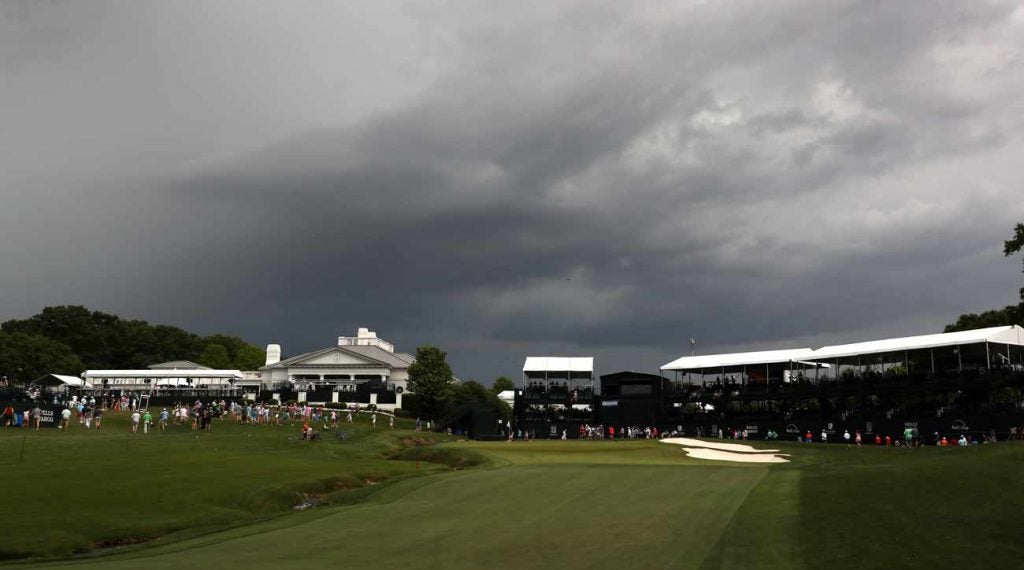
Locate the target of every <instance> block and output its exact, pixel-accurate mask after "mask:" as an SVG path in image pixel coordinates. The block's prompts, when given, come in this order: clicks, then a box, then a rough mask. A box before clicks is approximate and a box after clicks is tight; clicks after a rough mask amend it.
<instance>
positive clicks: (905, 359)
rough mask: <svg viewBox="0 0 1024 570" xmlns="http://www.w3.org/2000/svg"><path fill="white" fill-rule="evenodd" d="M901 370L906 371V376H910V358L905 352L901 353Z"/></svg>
mask: <svg viewBox="0 0 1024 570" xmlns="http://www.w3.org/2000/svg"><path fill="white" fill-rule="evenodd" d="M903 370H904V371H906V373H907V376H910V356H909V355H908V354H907V351H906V350H904V351H903Z"/></svg>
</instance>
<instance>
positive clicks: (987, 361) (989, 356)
mask: <svg viewBox="0 0 1024 570" xmlns="http://www.w3.org/2000/svg"><path fill="white" fill-rule="evenodd" d="M985 366H986V368H988V370H992V354H991V353H990V352H989V349H988V341H987V340H986V341H985Z"/></svg>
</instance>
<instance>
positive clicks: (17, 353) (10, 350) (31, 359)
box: [0, 332, 84, 384]
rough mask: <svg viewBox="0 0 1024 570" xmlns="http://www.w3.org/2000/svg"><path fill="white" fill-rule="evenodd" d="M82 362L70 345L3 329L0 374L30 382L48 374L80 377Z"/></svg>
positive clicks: (16, 380)
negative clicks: (7, 331)
mask: <svg viewBox="0 0 1024 570" xmlns="http://www.w3.org/2000/svg"><path fill="white" fill-rule="evenodd" d="M83 369H84V368H83V366H82V361H81V360H79V359H78V357H77V356H75V353H73V352H71V349H70V348H69V347H68V346H67V345H66V344H62V343H59V342H56V341H53V340H50V339H48V338H46V337H44V336H40V335H32V334H26V333H20V332H16V333H6V332H0V376H7V378H8V379H9V380H10V381H11V382H12V383H19V384H27V383H29V382H31V381H33V380H35V379H36V378H39V377H40V376H43V375H45V374H50V373H53V374H67V375H69V376H77V375H79V374H80V373H81V372H82V370H83Z"/></svg>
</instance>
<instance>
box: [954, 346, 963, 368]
mask: <svg viewBox="0 0 1024 570" xmlns="http://www.w3.org/2000/svg"><path fill="white" fill-rule="evenodd" d="M956 371H957V372H963V371H964V355H963V354H961V353H960V345H959V344H958V345H956Z"/></svg>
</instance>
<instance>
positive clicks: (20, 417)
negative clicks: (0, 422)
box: [0, 402, 64, 428]
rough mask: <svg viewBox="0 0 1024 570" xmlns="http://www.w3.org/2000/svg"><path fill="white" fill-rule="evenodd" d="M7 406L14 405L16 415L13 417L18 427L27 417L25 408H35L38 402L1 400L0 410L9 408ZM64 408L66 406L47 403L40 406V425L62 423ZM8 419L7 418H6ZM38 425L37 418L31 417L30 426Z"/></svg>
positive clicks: (50, 425)
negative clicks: (61, 415) (61, 414)
mask: <svg viewBox="0 0 1024 570" xmlns="http://www.w3.org/2000/svg"><path fill="white" fill-rule="evenodd" d="M7 406H13V407H14V417H13V418H12V420H13V424H14V425H15V426H17V427H21V424H22V422H23V421H24V417H25V410H26V409H28V410H29V411H31V410H34V409H35V407H36V404H33V403H32V402H0V412H3V410H5V409H7ZM63 409H64V406H54V405H53V404H46V405H42V406H39V410H40V413H39V417H40V418H41V419H40V421H39V427H41V428H55V427H57V425H58V424H60V412H61V410H63ZM5 421H6V420H5ZM35 425H36V420H35V418H30V419H29V426H28V427H32V428H34V427H35Z"/></svg>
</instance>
